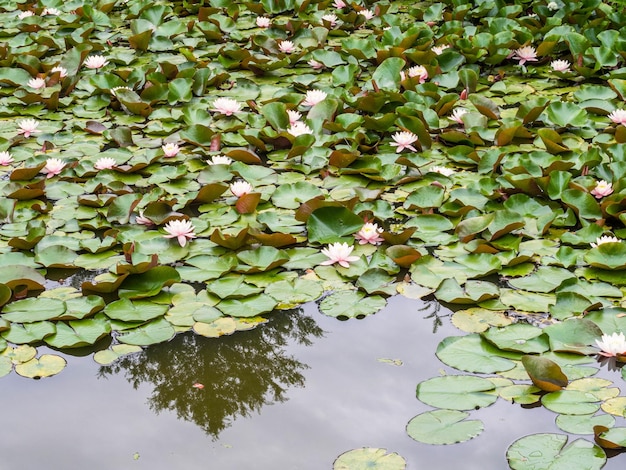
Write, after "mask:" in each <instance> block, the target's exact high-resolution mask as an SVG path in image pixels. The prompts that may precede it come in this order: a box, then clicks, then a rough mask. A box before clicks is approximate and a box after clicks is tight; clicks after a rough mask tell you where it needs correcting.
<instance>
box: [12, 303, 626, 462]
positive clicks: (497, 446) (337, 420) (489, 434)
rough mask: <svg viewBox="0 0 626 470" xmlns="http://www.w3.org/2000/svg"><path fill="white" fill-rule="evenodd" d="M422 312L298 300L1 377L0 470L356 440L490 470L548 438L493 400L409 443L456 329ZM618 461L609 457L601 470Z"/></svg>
mask: <svg viewBox="0 0 626 470" xmlns="http://www.w3.org/2000/svg"><path fill="white" fill-rule="evenodd" d="M423 307H424V305H423V304H421V303H419V302H416V301H410V300H407V299H404V298H401V297H395V298H392V299H390V301H389V305H388V307H387V308H386V309H385V310H383V311H381V312H379V313H378V314H376V315H374V316H371V317H368V318H365V319H363V320H350V321H347V322H341V321H338V320H335V319H332V318H328V317H325V316H323V315H320V314H319V313H318V312H317V309H316V306H315V305H307V306H305V307H304V309H302V310H300V311H299V312H291V313H280V314H277V315H275V316H274V317H273V320H272V321H271V322H270V323H269V324H267V325H264V326H263V327H261V328H257V329H256V330H252V331H248V332H240V333H237V334H235V335H233V336H231V337H224V338H221V339H219V340H211V339H206V338H201V337H196V336H193V335H189V334H187V335H179V336H177V337H176V338H175V339H174V340H173V341H172V342H170V343H167V344H164V345H157V346H154V347H152V348H148V349H147V350H145V351H144V352H142V353H141V354H139V355H136V356H130V357H127V358H124V359H122V360H121V361H120V362H118V363H116V364H115V365H113V366H110V367H101V366H99V365H98V364H96V363H95V362H94V361H93V360H92V359H91V358H74V357H69V358H68V362H69V364H68V367H67V369H66V370H65V371H63V372H62V373H61V374H60V375H58V376H56V377H52V378H49V379H44V380H41V381H34V380H29V379H24V378H21V377H19V376H17V375H16V374H11V375H10V376H7V377H4V378H2V379H0V390H1V397H2V404H3V406H2V423H3V433H2V434H3V437H2V440H1V441H0V442H1V444H0V449H1V451H2V459H1V463H0V468H2V469H4V468H6V469H20V470H22V469H25V470H29V469H41V468H47V469H69V470H72V469H83V468H89V469H90V470H96V469H102V470H111V469H171V468H180V469H186V470H194V469H227V470H230V469H233V470H235V469H237V470H238V469H248V468H253V469H257V470H266V469H267V470H283V469H285V470H286V469H299V470H320V469H331V468H332V463H333V460H334V459H335V458H336V457H337V456H338V455H340V454H341V453H343V452H345V451H348V450H350V449H353V448H358V447H363V446H368V447H383V448H387V449H388V451H393V452H398V453H399V454H401V455H402V456H404V457H405V458H406V460H407V462H408V466H407V468H408V469H438V470H453V469H454V470H456V469H458V468H459V465H462V466H463V468H464V470H472V469H476V470H491V469H493V470H496V469H497V470H501V469H505V468H508V465H507V463H506V459H505V452H506V449H507V447H508V446H509V445H510V444H511V443H512V442H513V441H514V440H516V439H518V438H520V437H522V436H524V435H527V434H532V433H538V432H560V431H559V430H558V428H557V427H556V426H555V425H554V418H555V417H556V415H555V414H553V413H551V412H547V411H546V410H543V409H541V408H536V409H522V408H521V407H520V406H518V405H513V404H509V403H508V402H504V401H503V400H499V401H498V402H497V403H496V404H495V405H494V406H491V407H489V408H486V409H483V410H478V411H474V412H472V417H473V418H480V419H482V420H483V421H484V423H485V431H484V432H483V433H482V434H481V435H480V436H479V437H478V438H475V439H473V440H471V441H469V442H467V443H463V444H456V445H453V446H429V445H424V444H420V443H417V442H415V441H413V440H412V439H411V438H409V437H408V436H407V435H406V433H405V427H406V424H407V422H408V421H409V420H410V419H411V418H412V417H413V416H415V415H417V414H419V413H421V412H423V411H427V410H429V409H430V408H429V407H428V406H426V405H423V404H422V403H420V402H419V401H418V400H417V399H416V398H415V387H416V385H417V384H418V383H419V382H420V381H422V380H424V379H428V378H431V377H435V376H437V375H439V374H440V372H441V371H442V370H443V371H446V372H447V373H449V374H454V373H455V372H454V371H453V370H450V369H448V368H446V367H445V366H443V365H442V364H441V363H440V362H439V361H438V360H437V359H436V357H435V355H434V351H435V349H436V346H437V344H438V342H439V341H440V340H441V339H443V338H444V337H445V336H448V335H456V334H460V333H459V332H458V331H457V330H456V329H454V328H453V327H451V326H449V324H448V319H447V318H443V326H441V327H440V328H439V329H438V331H437V332H436V333H433V331H432V330H433V320H434V319H433V318H429V319H425V318H424V317H425V316H427V315H428V314H429V313H431V312H432V311H429V310H426V311H424V310H422V311H420V310H419V309H420V308H423ZM446 313H447V312H445V311H443V309H442V311H440V312H439V314H444V315H445V314H446ZM41 352H43V351H42V350H40V353H41ZM380 359H398V360H400V361H402V365H401V366H397V365H393V364H391V363H387V362H381V361H379V360H380ZM618 377H619V376H618V373H617V372H615V375H614V376H613V377H611V378H612V379H613V380H615V381H616V385H617V386H620V381H621V379H618ZM195 383H202V384H203V385H204V389H196V388H193V387H192V385H193V384H195ZM622 383H623V381H622ZM621 425H623V424H621ZM587 438H589V436H587ZM625 463H626V456H625V455H623V454H622V455H618V456H617V457H615V458H612V459H610V460H609V463H608V464H607V466H606V467H605V469H610V470H617V469H618V468H620V469H621V468H624V464H625ZM572 470H575V469H572Z"/></svg>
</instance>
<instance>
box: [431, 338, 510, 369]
mask: <svg viewBox="0 0 626 470" xmlns="http://www.w3.org/2000/svg"><path fill="white" fill-rule="evenodd" d="M436 354H437V357H438V358H439V360H441V362H443V363H444V364H447V365H449V366H450V367H454V368H455V369H459V370H464V371H466V372H480V373H484V374H493V373H495V372H503V371H507V370H510V369H512V368H513V367H515V363H514V362H512V361H510V360H509V359H506V358H505V357H502V356H506V353H505V352H503V351H501V350H499V349H498V348H497V347H495V346H493V345H492V344H490V343H489V342H487V341H485V340H484V339H483V338H482V337H481V336H480V335H476V334H472V335H467V336H449V337H447V338H445V339H444V340H443V341H441V342H440V343H439V345H438V346H437V352H436Z"/></svg>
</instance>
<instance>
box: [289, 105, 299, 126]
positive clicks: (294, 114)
mask: <svg viewBox="0 0 626 470" xmlns="http://www.w3.org/2000/svg"><path fill="white" fill-rule="evenodd" d="M287 116H289V125H290V126H293V125H294V124H295V123H296V122H298V121H300V118H301V117H302V113H299V112H298V111H295V110H293V109H288V110H287Z"/></svg>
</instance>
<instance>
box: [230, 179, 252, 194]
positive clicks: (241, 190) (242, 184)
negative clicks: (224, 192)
mask: <svg viewBox="0 0 626 470" xmlns="http://www.w3.org/2000/svg"><path fill="white" fill-rule="evenodd" d="M230 192H231V193H233V195H235V196H237V197H241V196H243V195H244V194H249V193H251V192H252V185H251V184H250V183H248V182H247V181H244V180H239V181H235V182H234V183H232V184H231V185H230Z"/></svg>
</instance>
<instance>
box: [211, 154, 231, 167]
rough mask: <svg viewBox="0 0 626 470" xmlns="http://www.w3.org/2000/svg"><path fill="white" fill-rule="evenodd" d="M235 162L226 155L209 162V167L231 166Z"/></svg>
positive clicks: (215, 157) (218, 156)
mask: <svg viewBox="0 0 626 470" xmlns="http://www.w3.org/2000/svg"><path fill="white" fill-rule="evenodd" d="M232 162H233V160H232V159H231V158H229V157H227V156H225V155H215V156H214V157H213V158H211V160H209V161H208V164H209V165H230V164H231V163H232Z"/></svg>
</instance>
